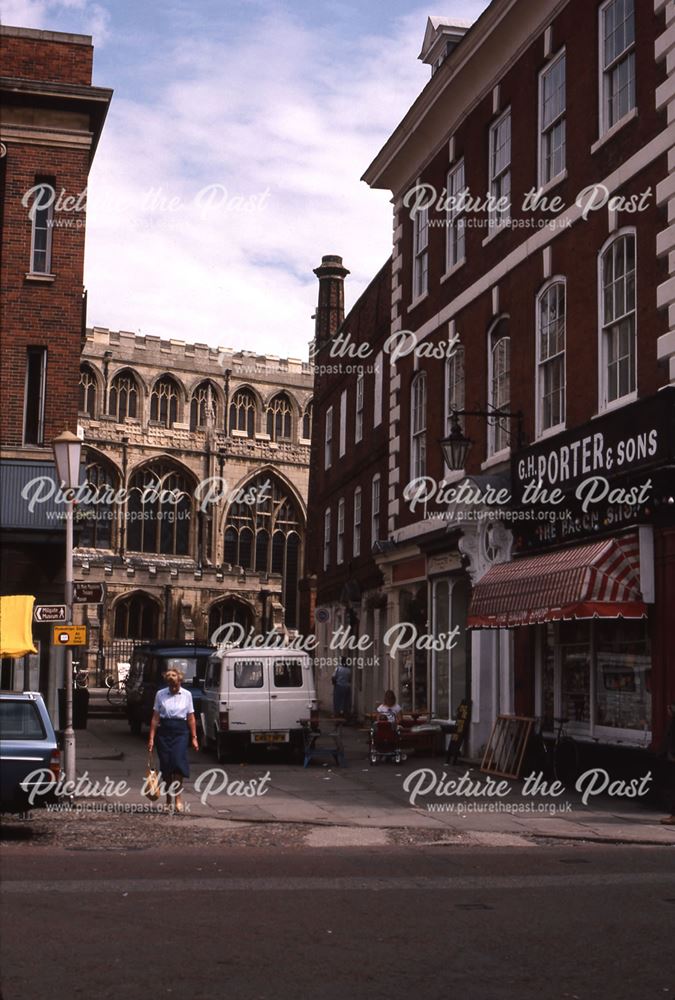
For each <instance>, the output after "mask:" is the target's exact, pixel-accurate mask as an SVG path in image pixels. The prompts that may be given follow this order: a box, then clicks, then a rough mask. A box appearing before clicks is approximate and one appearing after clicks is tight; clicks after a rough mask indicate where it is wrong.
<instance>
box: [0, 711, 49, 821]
mask: <svg viewBox="0 0 675 1000" xmlns="http://www.w3.org/2000/svg"><path fill="white" fill-rule="evenodd" d="M35 771H40V772H41V776H40V777H39V778H38V777H36V778H30V775H31V774H32V772H35ZM48 771H51V773H52V775H53V777H54V780H55V782H56V781H58V779H59V776H60V773H61V752H60V750H59V748H58V744H57V742H56V734H55V732H54V727H53V725H52V720H51V719H50V718H49V712H48V711H47V708H46V706H45V703H44V701H43V699H42V695H41V694H39V693H38V692H36V691H0V809H1V810H2V812H26V811H27V810H28V809H34V808H37V807H39V806H44V805H45V804H46V803H47V802H53V801H54V799H55V796H54V794H53V792H52V793H51V794H49V795H45V794H38V795H36V796H35V800H34V802H33V803H32V804H31V802H30V794H31V790H32V789H35V787H36V786H39V787H41V788H43V789H45V788H47V787H48V785H49V778H48V775H47V772H48ZM26 779H29V780H28V781H27V780H26Z"/></svg>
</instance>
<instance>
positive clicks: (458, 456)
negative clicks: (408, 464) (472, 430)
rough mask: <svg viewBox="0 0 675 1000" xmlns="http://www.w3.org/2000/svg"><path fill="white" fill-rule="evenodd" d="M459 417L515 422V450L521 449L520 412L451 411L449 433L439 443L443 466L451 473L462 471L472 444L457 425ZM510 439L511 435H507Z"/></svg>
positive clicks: (521, 420)
mask: <svg viewBox="0 0 675 1000" xmlns="http://www.w3.org/2000/svg"><path fill="white" fill-rule="evenodd" d="M460 417H484V418H485V419H487V420H516V421H517V424H516V435H515V436H516V448H517V449H519V450H520V449H521V448H522V447H523V444H524V437H523V413H522V410H516V411H515V412H511V411H510V410H452V416H451V420H452V424H451V426H450V433H449V434H448V436H447V437H446V438H443V440H442V441H441V443H440V444H441V448H442V449H443V457H444V458H445V464H446V465H447V466H448V468H449V469H450V470H451V471H452V472H457V471H459V470H460V469H463V468H464V467H465V465H466V456H467V455H468V453H469V449H470V448H471V445H472V444H473V441H472V440H471V438H468V437H466V436H465V435H464V433H463V431H462V428H461V427H460V424H459V418H460ZM509 437H511V434H509Z"/></svg>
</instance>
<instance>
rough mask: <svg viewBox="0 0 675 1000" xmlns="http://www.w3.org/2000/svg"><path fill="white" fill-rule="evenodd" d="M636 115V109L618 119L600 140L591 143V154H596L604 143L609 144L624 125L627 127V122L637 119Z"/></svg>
mask: <svg viewBox="0 0 675 1000" xmlns="http://www.w3.org/2000/svg"><path fill="white" fill-rule="evenodd" d="M637 114H638V109H637V108H633V109H632V110H631V111H629V112H628V114H626V115H624V116H623V118H619V120H618V122H614V124H613V125H612V127H611V128H609V129H607V131H606V132H604V133H603V134H602V135H601V136H600V138H599V139H597V140H596V141H595V142H594V143H593V145H592V146H591V154H593V153H595V152H597V150H598V149H600V147H601V146H604V145H605V143H606V142H609V141H610V139H613V138H614V136H615V135H616V133H617V132H620V131H621V129H622V128H623V127H624V125H627V124H628V122H632V121H633V119H634V118H637Z"/></svg>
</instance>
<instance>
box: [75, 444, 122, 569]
mask: <svg viewBox="0 0 675 1000" xmlns="http://www.w3.org/2000/svg"><path fill="white" fill-rule="evenodd" d="M85 461H86V463H87V465H86V472H85V484H86V486H85V491H84V494H83V499H82V500H81V501H80V502H79V503H77V504H76V506H75V525H76V527H77V544H78V546H80V547H82V548H86V549H112V548H113V538H114V524H115V513H116V510H117V502H116V494H117V492H118V490H119V488H120V477H119V475H118V473H117V471H116V470H115V468H114V467H113V466H112V465H111V464H110V463H108V462H106V461H105V460H104V459H103V458H101V457H100V456H98V455H96V454H95V453H94V452H89V451H87V452H85Z"/></svg>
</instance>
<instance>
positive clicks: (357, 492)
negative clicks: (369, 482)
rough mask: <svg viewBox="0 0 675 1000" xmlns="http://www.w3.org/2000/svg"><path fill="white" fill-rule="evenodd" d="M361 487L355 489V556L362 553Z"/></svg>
mask: <svg viewBox="0 0 675 1000" xmlns="http://www.w3.org/2000/svg"><path fill="white" fill-rule="evenodd" d="M362 506H363V504H362V492H361V487H360V486H357V487H356V489H355V490H354V531H353V534H352V553H353V555H354V557H356V556H360V555H361V508H362Z"/></svg>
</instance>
